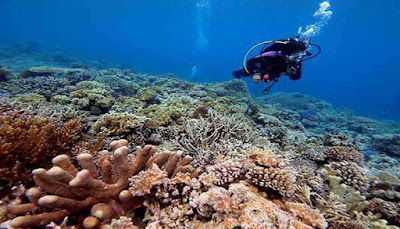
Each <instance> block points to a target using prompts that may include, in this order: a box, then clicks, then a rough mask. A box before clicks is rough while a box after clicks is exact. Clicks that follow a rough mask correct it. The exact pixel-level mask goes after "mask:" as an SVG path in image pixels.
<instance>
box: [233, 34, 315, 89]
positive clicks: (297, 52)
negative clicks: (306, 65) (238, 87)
mask: <svg viewBox="0 0 400 229" xmlns="http://www.w3.org/2000/svg"><path fill="white" fill-rule="evenodd" d="M261 45H264V47H263V48H262V50H261V53H260V54H259V55H257V56H255V57H253V58H251V59H250V60H248V61H247V57H248V55H249V54H250V52H251V51H252V50H254V49H255V48H257V47H259V46H261ZM310 46H315V47H317V48H318V52H317V53H316V54H314V55H312V54H311V53H310V52H309V51H307V49H308V48H309V47H310ZM320 52H321V48H320V46H319V45H316V44H311V43H310V41H309V40H301V39H300V38H299V36H297V37H295V38H288V39H283V40H276V41H265V42H262V43H259V44H257V45H255V46H253V47H252V48H251V49H250V50H249V51H248V52H247V54H246V55H245V57H244V60H243V68H242V69H239V70H236V71H234V72H233V73H232V75H233V76H235V77H236V78H241V77H250V76H251V77H252V78H253V81H254V82H256V83H258V82H266V83H269V82H272V84H271V85H270V86H268V87H267V88H265V90H264V93H268V92H269V91H270V90H271V88H272V86H274V84H275V83H276V82H278V80H279V77H280V76H281V75H288V76H289V78H290V79H291V80H298V79H300V78H301V72H302V62H303V61H306V60H310V59H312V58H314V57H316V56H318V55H319V54H320ZM304 56H310V57H308V58H304Z"/></svg>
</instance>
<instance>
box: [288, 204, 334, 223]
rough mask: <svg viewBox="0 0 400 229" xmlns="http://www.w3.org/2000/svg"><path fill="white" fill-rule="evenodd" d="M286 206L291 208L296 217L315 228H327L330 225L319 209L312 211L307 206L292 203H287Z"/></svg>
mask: <svg viewBox="0 0 400 229" xmlns="http://www.w3.org/2000/svg"><path fill="white" fill-rule="evenodd" d="M286 206H287V207H288V208H289V210H290V211H291V212H293V213H294V214H295V215H296V216H298V217H300V218H301V219H303V220H304V221H305V222H307V223H309V224H310V225H312V226H313V227H317V228H321V229H324V228H327V227H328V223H327V222H326V220H325V218H324V217H323V216H322V214H321V213H320V212H319V210H317V209H312V208H310V206H308V205H306V204H299V203H292V202H286Z"/></svg>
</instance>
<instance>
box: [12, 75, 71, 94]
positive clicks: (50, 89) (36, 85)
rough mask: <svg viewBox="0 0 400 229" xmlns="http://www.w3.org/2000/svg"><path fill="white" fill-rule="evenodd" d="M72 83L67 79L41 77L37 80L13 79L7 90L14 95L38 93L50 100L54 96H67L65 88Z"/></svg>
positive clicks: (36, 78)
mask: <svg viewBox="0 0 400 229" xmlns="http://www.w3.org/2000/svg"><path fill="white" fill-rule="evenodd" d="M69 84H70V81H69V80H68V79H67V78H57V77H53V76H41V77H35V78H18V79H12V80H10V81H9V82H8V83H7V88H8V90H10V91H11V92H12V93H14V94H25V93H36V94H40V95H43V96H45V97H46V98H50V97H52V96H54V95H58V94H65V93H66V90H65V88H64V87H65V86H68V85H69Z"/></svg>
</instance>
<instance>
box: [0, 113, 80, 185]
mask: <svg viewBox="0 0 400 229" xmlns="http://www.w3.org/2000/svg"><path fill="white" fill-rule="evenodd" d="M81 132H82V126H81V124H80V122H79V121H77V120H70V121H68V122H67V123H65V124H63V125H59V124H58V123H56V122H54V121H52V120H50V119H48V118H31V117H28V118H26V117H25V118H23V117H14V118H13V117H11V116H7V115H4V116H0V152H1V153H0V185H1V187H6V188H5V189H3V190H2V191H3V192H4V191H7V188H9V187H11V186H13V185H16V184H19V183H25V182H26V181H27V180H30V179H29V178H30V172H31V170H32V169H34V168H37V167H46V166H47V165H49V162H50V160H51V158H52V157H54V156H56V155H57V154H60V153H64V152H67V150H69V148H70V147H71V146H72V145H73V144H74V143H75V142H76V141H77V140H78V139H79V138H80V137H81Z"/></svg>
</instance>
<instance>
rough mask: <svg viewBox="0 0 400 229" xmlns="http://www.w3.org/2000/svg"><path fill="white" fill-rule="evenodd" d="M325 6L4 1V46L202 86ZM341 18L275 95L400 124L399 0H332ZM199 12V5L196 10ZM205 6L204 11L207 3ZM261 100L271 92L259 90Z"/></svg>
mask: <svg viewBox="0 0 400 229" xmlns="http://www.w3.org/2000/svg"><path fill="white" fill-rule="evenodd" d="M319 3H320V1H319V0H303V1H298V0H231V1H227V0H192V1H187V0H152V1H148V0H140V1H139V0H118V1H108V0H68V1H67V0H58V1H55V0H35V1H31V0H1V1H0V9H1V33H0V34H1V35H0V44H6V43H12V42H24V41H35V42H37V43H38V44H39V45H40V47H41V48H46V49H53V50H54V49H58V50H62V51H63V52H65V53H67V54H69V55H74V56H85V57H90V58H99V59H107V60H110V61H115V62H118V63H120V64H123V65H124V66H130V67H134V68H136V69H138V70H140V71H144V72H150V73H165V72H171V73H174V74H177V75H179V76H180V77H181V78H187V79H189V78H190V77H191V70H192V67H193V66H194V65H196V66H197V70H198V72H197V77H196V78H198V80H199V81H206V82H213V81H225V80H229V79H231V78H232V77H231V75H230V73H231V71H232V70H234V69H236V68H239V67H240V66H241V60H242V58H243V55H244V54H245V52H246V51H247V50H248V49H249V48H250V47H251V46H252V45H253V44H255V43H257V42H261V41H264V40H270V39H280V38H286V37H290V36H295V35H296V34H297V30H298V28H299V26H306V25H307V24H310V23H312V22H313V21H314V19H313V17H312V15H313V13H314V11H315V10H317V9H318V5H319ZM330 3H331V5H332V8H331V10H332V11H333V16H332V18H331V20H330V21H329V24H327V25H326V26H325V27H324V28H323V30H322V32H321V33H320V34H319V35H317V36H315V37H314V38H313V42H315V43H318V44H320V45H321V46H322V48H323V52H322V54H321V55H320V56H318V58H316V59H314V60H312V61H310V62H307V63H306V64H305V66H304V72H303V78H302V79H301V80H300V81H298V82H291V81H289V80H282V81H281V82H280V83H279V84H278V85H276V86H275V88H274V89H273V91H274V92H278V91H297V92H303V93H306V94H310V95H314V96H318V97H321V98H324V99H326V100H327V101H329V102H331V103H333V104H334V105H336V106H344V107H349V108H352V109H354V110H355V111H356V113H357V114H362V115H367V116H371V117H376V118H382V119H396V120H400V102H399V101H400V90H399V83H400V74H399V63H400V45H399V41H398V40H399V37H400V36H399V35H400V31H399V29H398V21H399V18H400V1H399V0H386V1H376V0H346V1H343V0H331V1H330ZM196 4H197V7H196ZM198 4H200V5H201V7H200V8H199V5H198ZM249 84H250V88H251V90H252V92H254V93H255V94H260V93H261V91H262V90H263V88H264V85H253V83H251V82H249Z"/></svg>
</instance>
